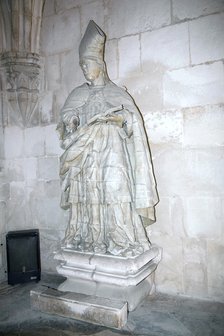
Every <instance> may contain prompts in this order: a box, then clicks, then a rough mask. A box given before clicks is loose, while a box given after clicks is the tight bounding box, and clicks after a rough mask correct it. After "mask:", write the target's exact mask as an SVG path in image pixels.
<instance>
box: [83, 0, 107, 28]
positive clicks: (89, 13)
mask: <svg viewBox="0 0 224 336" xmlns="http://www.w3.org/2000/svg"><path fill="white" fill-rule="evenodd" d="M80 12H81V33H82V35H83V34H84V33H85V30H86V27H87V25H88V23H89V20H93V21H95V22H97V24H98V26H99V27H100V28H101V29H103V30H104V14H105V13H104V1H103V0H98V1H93V2H86V1H84V2H82V5H81V6H80Z"/></svg>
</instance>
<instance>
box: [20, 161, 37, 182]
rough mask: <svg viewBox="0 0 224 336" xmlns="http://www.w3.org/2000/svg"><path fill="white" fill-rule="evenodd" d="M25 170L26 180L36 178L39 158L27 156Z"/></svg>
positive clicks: (24, 164)
mask: <svg viewBox="0 0 224 336" xmlns="http://www.w3.org/2000/svg"><path fill="white" fill-rule="evenodd" d="M23 171H24V176H25V179H26V180H35V179H36V178H37V158H25V159H24V160H23Z"/></svg>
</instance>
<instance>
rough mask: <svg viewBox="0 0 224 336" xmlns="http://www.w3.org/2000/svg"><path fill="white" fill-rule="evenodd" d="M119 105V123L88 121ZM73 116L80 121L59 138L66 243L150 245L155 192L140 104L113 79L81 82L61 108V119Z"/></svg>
mask: <svg viewBox="0 0 224 336" xmlns="http://www.w3.org/2000/svg"><path fill="white" fill-rule="evenodd" d="M117 106H122V109H121V110H120V111H118V112H117V114H119V115H120V116H122V118H123V123H122V124H119V123H115V122H112V121H109V122H91V121H93V120H94V118H95V119H97V116H104V115H105V112H106V111H108V110H109V109H111V108H114V107H117ZM115 114H116V112H115ZM71 116H72V117H73V120H74V119H76V122H77V123H78V125H79V126H78V128H77V130H75V131H74V132H67V133H66V134H65V136H64V137H63V138H62V147H63V148H64V149H65V152H64V154H63V155H62V157H61V166H60V175H61V180H62V201H61V206H62V207H63V208H65V209H66V208H67V209H68V208H69V209H70V220H69V224H68V227H67V230H66V233H65V243H66V244H68V245H72V246H73V247H74V248H75V249H77V250H82V251H94V252H97V253H107V252H109V253H111V254H113V255H123V256H128V255H137V254H140V253H143V252H144V251H145V250H147V249H149V247H150V242H149V240H148V238H147V235H146V232H145V226H146V225H148V224H149V223H150V222H153V221H154V205H155V204H156V203H157V202H158V197H157V192H156V187H155V180H154V176H153V172H152V164H151V157H150V151H149V145H148V141H147V137H146V134H145V130H144V126H143V123H142V118H141V115H140V113H139V111H138V109H137V108H136V106H135V104H134V102H133V100H132V98H131V97H130V96H129V95H128V94H127V92H126V91H124V90H123V89H121V88H119V87H117V86H116V85H115V84H113V83H112V82H109V83H107V84H106V85H105V86H102V87H98V86H95V87H92V86H90V85H88V84H83V85H82V86H80V87H78V88H76V89H75V90H73V91H72V92H71V94H70V95H69V97H68V99H67V100H66V102H65V105H64V107H63V109H62V116H61V117H62V122H64V123H65V124H66V121H67V120H68V119H69V118H71Z"/></svg>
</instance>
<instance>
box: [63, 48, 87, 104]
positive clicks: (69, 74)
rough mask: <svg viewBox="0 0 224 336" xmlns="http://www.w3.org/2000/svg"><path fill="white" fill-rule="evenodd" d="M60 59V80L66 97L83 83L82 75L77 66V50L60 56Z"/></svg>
mask: <svg viewBox="0 0 224 336" xmlns="http://www.w3.org/2000/svg"><path fill="white" fill-rule="evenodd" d="M60 58H61V80H62V83H63V85H64V87H65V89H66V92H67V95H68V94H69V93H70V92H71V91H72V90H73V89H74V88H75V87H76V86H79V85H80V84H81V83H82V82H83V74H82V72H81V69H80V66H79V55H78V52H77V50H75V51H74V50H72V51H68V52H65V53H63V54H61V55H60ZM59 90H60V89H59ZM60 107H62V106H60Z"/></svg>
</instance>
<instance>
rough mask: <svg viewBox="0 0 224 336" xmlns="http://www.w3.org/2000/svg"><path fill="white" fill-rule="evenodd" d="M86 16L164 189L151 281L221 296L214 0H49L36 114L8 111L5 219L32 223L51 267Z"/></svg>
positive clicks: (221, 134) (220, 128)
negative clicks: (64, 141)
mask: <svg viewBox="0 0 224 336" xmlns="http://www.w3.org/2000/svg"><path fill="white" fill-rule="evenodd" d="M90 19H93V20H95V22H96V23H98V25H99V26H100V27H102V29H103V30H104V31H105V32H106V34H107V37H108V41H107V47H106V60H107V66H108V73H109V75H110V77H111V79H112V80H113V81H114V82H115V83H116V84H118V85H120V86H126V87H127V88H128V90H129V92H130V94H131V95H132V96H133V97H134V99H135V101H136V104H137V105H138V106H139V108H140V110H141V112H142V114H143V117H144V119H145V123H146V128H147V132H148V136H149V140H150V144H151V149H152V157H153V163H154V169H155V175H156V180H157V184H158V191H159V195H160V202H159V204H158V206H157V223H156V224H154V225H152V226H151V227H150V229H149V234H150V237H151V241H152V242H153V243H158V244H159V245H160V246H162V247H163V251H164V252H163V260H162V262H161V264H160V265H159V267H158V270H157V273H156V283H157V289H158V290H159V291H163V292H169V293H179V294H185V295H190V296H199V297H203V298H207V297H209V298H212V299H217V300H224V292H223V288H224V271H223V264H224V259H223V258H224V243H223V241H224V240H223V238H224V229H223V227H224V226H223V210H222V209H223V190H224V188H223V187H224V179H223V164H224V157H223V139H224V111H223V106H224V105H223V104H224V94H223V92H224V70H223V57H224V43H223V32H224V3H223V1H222V0H213V1H212V0H197V1H195V0H182V1H181V0H138V1H135V0H122V1H120V0H104V1H103V0H96V1H91V0H84V1H83V0H66V1H65V0H46V2H45V7H44V13H43V22H42V29H41V53H42V56H43V63H44V71H43V80H42V83H41V85H42V89H41V97H40V104H39V108H38V110H37V111H36V118H35V123H34V124H33V125H31V126H33V127H30V128H21V127H18V125H16V124H13V123H10V122H8V121H7V118H6V128H5V155H6V169H7V172H8V178H9V181H10V199H9V202H8V208H7V229H8V230H12V229H24V228H39V229H40V232H41V246H42V250H41V251H42V268H43V270H47V271H54V267H55V264H54V263H53V262H52V257H53V250H54V249H55V248H56V247H57V244H58V242H59V240H60V239H61V237H62V236H63V232H64V229H65V226H66V220H67V218H66V216H67V215H66V213H65V212H63V211H62V210H60V208H59V198H60V187H59V179H58V163H59V155H60V153H61V152H60V148H59V144H58V139H57V136H56V132H55V126H56V122H57V120H58V115H59V111H60V108H61V107H62V105H63V103H64V101H65V98H66V96H67V95H68V93H69V92H70V91H71V90H72V88H74V87H75V86H77V85H80V84H81V83H82V82H83V80H84V79H83V76H82V74H81V71H80V69H79V65H78V63H79V60H78V46H79V41H80V39H81V36H82V34H83V33H84V31H85V28H86V25H87V23H88V21H89V20H90Z"/></svg>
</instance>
